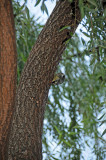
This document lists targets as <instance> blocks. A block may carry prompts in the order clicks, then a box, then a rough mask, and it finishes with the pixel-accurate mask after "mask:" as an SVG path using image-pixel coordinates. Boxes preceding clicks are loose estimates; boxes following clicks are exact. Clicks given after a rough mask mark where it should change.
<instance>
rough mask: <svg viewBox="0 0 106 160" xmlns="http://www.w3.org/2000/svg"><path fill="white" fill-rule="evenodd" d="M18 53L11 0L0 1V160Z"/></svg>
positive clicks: (12, 102)
mask: <svg viewBox="0 0 106 160" xmlns="http://www.w3.org/2000/svg"><path fill="white" fill-rule="evenodd" d="M16 75H17V53H16V41H15V29H14V17H13V11H12V4H11V1H10V0H0V159H1V160H4V156H5V148H6V146H5V145H6V140H7V135H8V129H9V124H10V120H11V115H12V112H13V106H14V97H15V92H16V82H17V76H16Z"/></svg>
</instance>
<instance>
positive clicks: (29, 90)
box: [2, 0, 80, 160]
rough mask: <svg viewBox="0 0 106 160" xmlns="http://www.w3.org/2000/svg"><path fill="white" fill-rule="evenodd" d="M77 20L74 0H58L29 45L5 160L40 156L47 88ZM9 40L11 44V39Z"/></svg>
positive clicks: (76, 3) (32, 158)
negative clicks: (67, 27)
mask: <svg viewBox="0 0 106 160" xmlns="http://www.w3.org/2000/svg"><path fill="white" fill-rule="evenodd" d="M2 1H3V0H2ZM5 1H6V0H5ZM7 1H9V0H7ZM9 3H10V1H9ZM7 10H9V9H7ZM7 20H8V18H7V19H5V22H6V21H7ZM79 22H80V11H79V7H78V0H75V1H74V2H72V3H70V2H69V1H68V0H64V1H63V0H60V1H59V2H57V4H56V7H55V9H54V11H53V13H52V14H51V16H50V18H49V19H48V21H47V23H46V25H45V27H44V29H43V30H42V32H41V33H40V35H39V37H38V40H37V42H36V44H35V45H34V47H33V48H32V51H31V53H30V55H29V58H28V60H27V63H26V64H25V67H24V70H23V72H22V75H21V79H20V84H19V87H18V91H17V95H16V100H15V106H14V113H13V117H12V123H11V129H10V133H9V135H10V136H9V145H8V158H7V159H8V160H22V159H24V160H41V159H42V130H43V119H44V111H45V105H46V102H47V95H48V91H49V88H50V85H51V81H52V79H53V76H54V73H55V71H56V68H57V65H58V63H59V61H60V59H61V55H62V53H63V51H64V50H65V47H66V41H67V40H68V39H69V38H70V37H71V36H70V35H72V33H74V32H75V29H76V28H77V26H78V24H79ZM5 26H7V25H6V24H5ZM64 26H70V29H63V30H62V28H63V27H64ZM7 28H9V26H7ZM70 33H71V34H70ZM10 43H12V44H11V45H14V42H12V41H10ZM9 48H10V47H9ZM12 62H13V60H12ZM14 77H15V75H14ZM6 102H7V101H6Z"/></svg>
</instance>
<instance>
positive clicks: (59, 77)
mask: <svg viewBox="0 0 106 160" xmlns="http://www.w3.org/2000/svg"><path fill="white" fill-rule="evenodd" d="M64 80H65V75H64V74H63V73H57V74H56V75H55V76H54V78H53V80H52V84H54V85H58V84H61V83H63V82H64Z"/></svg>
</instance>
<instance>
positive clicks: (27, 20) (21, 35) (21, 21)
mask: <svg viewBox="0 0 106 160" xmlns="http://www.w3.org/2000/svg"><path fill="white" fill-rule="evenodd" d="M12 3H13V9H14V18H15V29H16V43H17V53H18V66H17V67H18V82H19V79H20V74H21V72H22V69H23V67H24V64H25V62H26V60H27V58H28V56H29V53H30V50H31V48H32V46H33V45H34V43H35V41H36V40H37V37H38V35H39V33H40V31H41V29H42V27H43V26H42V25H41V24H40V23H37V21H38V19H34V16H32V15H31V14H30V11H29V9H28V7H27V5H26V3H27V1H25V3H24V4H23V5H22V6H21V5H20V3H19V2H16V1H13V2H12Z"/></svg>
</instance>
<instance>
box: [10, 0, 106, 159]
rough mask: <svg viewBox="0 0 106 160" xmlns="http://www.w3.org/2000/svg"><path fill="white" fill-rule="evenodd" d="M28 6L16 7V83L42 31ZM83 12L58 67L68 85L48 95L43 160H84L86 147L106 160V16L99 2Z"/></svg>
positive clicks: (89, 4) (83, 5) (82, 6)
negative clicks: (76, 30)
mask: <svg viewBox="0 0 106 160" xmlns="http://www.w3.org/2000/svg"><path fill="white" fill-rule="evenodd" d="M40 2H42V5H43V3H45V1H44V0H43V1H41V0H38V1H36V4H35V5H38V4H40ZM26 3H27V1H26V2H25V4H23V5H22V6H20V4H19V3H16V2H15V1H13V6H14V16H15V25H16V38H17V51H18V79H19V76H20V73H21V71H22V68H23V66H24V64H25V62H26V60H27V57H28V55H29V52H30V50H31V48H32V46H33V44H34V43H35V41H36V39H37V37H38V34H39V32H40V31H41V29H42V26H41V25H40V24H38V23H35V22H36V20H34V16H31V15H30V12H29V9H28V8H27V6H26ZM79 6H80V10H81V13H82V17H84V18H83V19H82V22H81V27H80V28H81V29H80V33H79V32H76V33H75V34H74V35H73V38H72V39H71V40H70V41H69V42H68V45H67V48H66V50H65V52H64V54H63V57H62V60H61V62H60V64H59V67H58V72H60V71H61V72H63V73H64V74H65V77H66V79H65V82H64V83H63V84H61V85H57V86H56V85H55V86H51V89H50V92H49V100H48V104H47V106H46V113H45V120H44V131H43V133H44V134H43V154H44V159H45V160H46V159H48V160H62V159H63V160H64V159H66V160H70V159H71V160H80V159H85V157H83V154H82V152H83V151H84V150H85V148H86V146H88V147H89V148H90V149H91V151H92V155H91V156H92V158H91V159H95V160H102V159H103V160H104V159H105V148H104V144H105V143H106V141H105V139H104V137H105V133H106V129H105V128H104V127H105V122H106V114H105V112H106V110H105V103H106V102H105V97H106V95H105V93H106V91H105V81H106V57H105V52H106V47H105V46H106V41H105V37H106V35H105V27H104V26H105V14H104V10H103V6H102V4H101V2H100V1H97V0H96V1H94V0H92V1H91V0H87V1H86V3H85V1H83V0H80V1H79ZM43 8H45V7H43ZM43 11H45V9H43ZM67 27H68V26H66V27H65V28H67ZM63 29H64V28H62V30H63ZM60 32H61V30H60ZM90 141H92V143H90ZM93 157H95V158H93Z"/></svg>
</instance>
